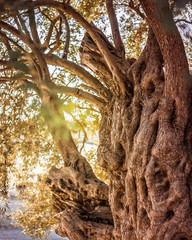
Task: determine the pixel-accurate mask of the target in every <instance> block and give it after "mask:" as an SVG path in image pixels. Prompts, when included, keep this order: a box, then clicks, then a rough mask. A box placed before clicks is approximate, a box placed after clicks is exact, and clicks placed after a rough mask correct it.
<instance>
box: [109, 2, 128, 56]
mask: <svg viewBox="0 0 192 240" xmlns="http://www.w3.org/2000/svg"><path fill="white" fill-rule="evenodd" d="M105 3H106V7H107V13H108V16H109V21H110V24H111V30H112V35H113V41H114V44H115V48H116V49H117V51H118V53H119V54H120V56H121V57H123V58H124V57H125V48H124V44H123V42H122V39H121V35H120V31H119V24H118V21H117V17H116V14H115V10H114V8H113V0H105Z"/></svg>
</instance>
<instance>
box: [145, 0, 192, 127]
mask: <svg viewBox="0 0 192 240" xmlns="http://www.w3.org/2000/svg"><path fill="white" fill-rule="evenodd" d="M140 2H141V4H142V7H143V9H144V11H145V13H146V15H147V20H148V22H149V24H150V26H151V28H152V30H153V32H154V34H155V37H156V39H157V41H158V44H159V46H160V49H161V53H162V55H163V59H164V65H165V88H164V95H165V98H166V100H167V101H175V104H176V109H177V112H176V115H177V122H178V124H179V125H180V127H181V128H184V126H185V124H186V122H187V121H188V119H187V118H186V119H183V116H189V112H188V111H190V110H189V109H190V107H189V106H190V99H191V93H190V88H191V87H190V85H191V82H190V76H189V66H188V62H187V57H186V54H185V49H184V45H183V41H182V38H181V36H180V34H179V31H178V29H177V27H176V25H175V23H174V20H173V16H172V13H171V11H170V8H169V3H168V0H161V1H154V0H140Z"/></svg>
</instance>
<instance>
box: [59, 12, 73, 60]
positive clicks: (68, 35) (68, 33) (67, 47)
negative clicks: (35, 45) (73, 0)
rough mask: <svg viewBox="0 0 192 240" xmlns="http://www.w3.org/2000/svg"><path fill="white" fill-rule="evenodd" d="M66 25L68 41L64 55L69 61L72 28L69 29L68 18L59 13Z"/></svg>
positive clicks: (66, 41)
mask: <svg viewBox="0 0 192 240" xmlns="http://www.w3.org/2000/svg"><path fill="white" fill-rule="evenodd" d="M58 12H59V14H60V16H61V18H62V20H63V22H64V24H65V27H66V32H67V33H66V40H65V47H64V53H63V58H66V59H67V54H68V51H69V41H70V28H69V24H68V21H67V18H66V16H65V14H64V13H63V12H61V11H58Z"/></svg>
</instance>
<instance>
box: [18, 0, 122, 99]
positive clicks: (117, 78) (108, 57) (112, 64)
mask: <svg viewBox="0 0 192 240" xmlns="http://www.w3.org/2000/svg"><path fill="white" fill-rule="evenodd" d="M27 6H28V7H40V6H49V7H53V8H56V9H58V10H60V11H62V12H65V13H67V14H69V15H71V16H72V17H73V18H74V19H75V20H76V21H77V22H79V23H80V24H81V25H82V27H84V29H85V30H86V31H87V32H88V33H89V34H90V36H91V38H92V39H93V41H94V42H95V44H96V45H97V47H98V48H99V50H100V52H101V54H102V55H103V57H104V59H105V61H106V63H107V65H108V66H109V69H110V70H111V72H112V74H113V79H114V83H115V84H116V85H117V94H118V95H120V94H121V93H122V96H123V97H125V96H126V94H127V93H126V92H127V88H126V84H125V81H126V77H125V76H124V75H123V74H122V73H121V72H120V70H119V68H118V67H117V65H116V59H114V56H113V55H112V54H111V53H110V51H109V50H108V48H107V46H106V45H105V42H104V41H103V39H102V38H101V37H100V36H99V34H98V33H97V31H95V28H94V27H93V26H92V25H91V24H90V23H88V22H87V20H86V19H85V18H83V16H82V15H81V14H80V13H78V12H77V11H76V10H75V9H73V8H72V7H71V6H69V5H68V4H67V3H65V2H63V3H61V2H56V1H53V0H41V1H25V4H24V5H23V6H21V7H22V8H26V7H27Z"/></svg>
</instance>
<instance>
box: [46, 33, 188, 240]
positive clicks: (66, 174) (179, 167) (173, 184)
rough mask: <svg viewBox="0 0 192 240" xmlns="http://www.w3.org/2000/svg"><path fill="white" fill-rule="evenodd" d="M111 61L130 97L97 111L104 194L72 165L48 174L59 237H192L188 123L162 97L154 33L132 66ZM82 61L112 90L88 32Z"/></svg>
mask: <svg viewBox="0 0 192 240" xmlns="http://www.w3.org/2000/svg"><path fill="white" fill-rule="evenodd" d="M107 44H108V43H106V45H107ZM111 51H112V46H111ZM114 56H115V57H116V58H117V62H118V65H119V67H121V71H122V72H123V74H124V76H125V77H126V79H127V81H129V82H131V86H132V94H129V96H127V97H126V98H122V97H121V96H118V97H113V98H112V100H111V102H109V103H108V104H107V105H106V106H105V108H103V110H102V123H101V127H100V132H99V136H100V145H99V148H98V163H99V164H100V166H102V167H103V168H105V169H106V170H107V171H108V173H109V176H110V185H109V190H108V188H107V186H106V185H105V184H103V183H100V182H99V181H98V180H96V179H94V178H93V179H90V178H89V177H87V176H86V174H85V173H79V172H77V171H76V170H74V168H73V166H70V167H68V166H67V167H65V168H64V169H62V170H56V169H54V168H53V169H52V170H51V171H50V174H49V183H50V184H51V187H52V191H53V197H54V205H55V207H56V208H57V209H58V210H59V212H60V213H59V214H58V215H57V218H58V219H59V221H60V224H59V228H58V230H57V233H58V234H60V235H61V236H68V237H69V239H70V240H73V239H74V240H76V239H98V240H99V239H104V240H105V239H113V238H114V239H122V240H123V239H124V240H126V239H133V240H135V239H139V240H141V239H146V240H149V239H159V240H163V239H168V240H169V239H170V240H181V239H188V240H189V239H192V227H191V226H192V215H191V213H192V212H191V199H192V190H191V181H192V177H191V176H192V170H191V149H192V146H191V136H192V128H191V117H189V116H185V115H184V113H185V111H183V115H182V117H180V116H179V115H177V109H176V108H177V105H176V103H175V100H170V99H169V98H168V99H167V97H166V96H165V93H164V92H165V76H164V75H165V73H164V71H163V58H162V54H161V51H160V48H159V45H158V43H157V41H156V38H155V36H154V34H153V32H152V30H150V32H149V37H148V42H147V45H146V47H145V49H144V51H143V53H142V54H141V56H140V58H139V59H138V60H137V61H134V60H132V59H131V60H125V59H120V58H118V57H117V55H115V54H114ZM81 60H82V63H83V64H84V65H86V66H87V67H89V68H91V69H92V70H94V71H95V72H96V73H97V74H98V75H100V77H101V79H103V81H105V82H107V83H108V85H110V81H112V80H111V73H110V70H109V69H108V68H107V66H106V64H105V62H104V59H103V58H102V56H101V54H99V51H98V49H97V47H96V45H95V44H94V42H93V41H92V39H91V38H90V36H89V35H88V34H86V35H85V37H84V40H83V43H82V47H81ZM186 94H187V93H186ZM170 97H171V96H170ZM188 106H189V107H190V109H188V111H189V112H190V111H191V106H190V105H188ZM186 107H187V106H186ZM183 119H184V120H183ZM183 122H185V124H183ZM77 165H78V164H77ZM75 169H76V167H75ZM108 193H109V198H108ZM109 205H110V207H109ZM110 208H111V211H110ZM112 216H113V218H112Z"/></svg>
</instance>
